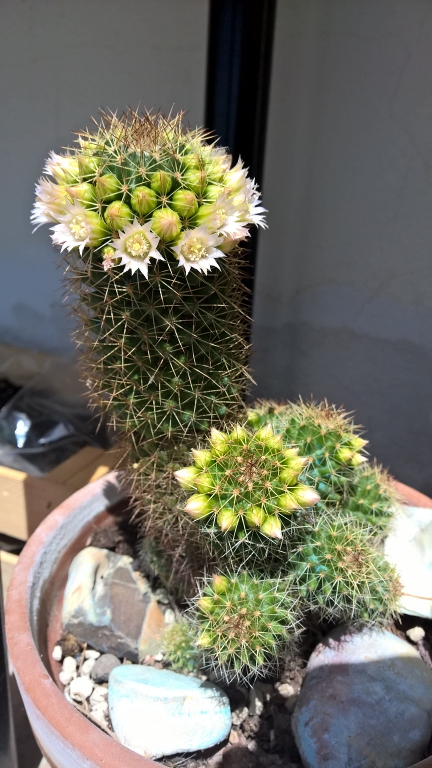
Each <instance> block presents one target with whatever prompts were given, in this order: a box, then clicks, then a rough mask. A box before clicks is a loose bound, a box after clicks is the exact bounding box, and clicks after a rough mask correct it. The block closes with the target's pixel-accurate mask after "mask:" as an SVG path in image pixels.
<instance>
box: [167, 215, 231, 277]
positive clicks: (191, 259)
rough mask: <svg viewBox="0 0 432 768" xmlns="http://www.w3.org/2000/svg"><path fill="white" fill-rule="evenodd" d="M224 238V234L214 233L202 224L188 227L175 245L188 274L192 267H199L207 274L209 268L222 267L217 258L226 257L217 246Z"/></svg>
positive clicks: (181, 263)
mask: <svg viewBox="0 0 432 768" xmlns="http://www.w3.org/2000/svg"><path fill="white" fill-rule="evenodd" d="M222 240H223V235H221V234H218V233H212V232H210V231H209V230H208V228H207V227H206V226H205V225H204V224H201V225H200V226H199V227H195V229H187V230H186V231H185V232H183V235H182V236H181V239H180V241H179V242H178V244H177V245H175V246H173V249H172V250H173V251H174V252H175V254H176V256H177V258H178V261H179V264H180V265H181V266H182V267H184V268H185V271H186V274H188V272H189V271H190V270H191V269H197V270H198V271H199V272H204V273H205V274H207V272H208V271H209V269H211V268H212V267H217V268H218V269H220V267H219V264H218V263H217V261H216V259H219V258H221V257H224V256H225V254H224V253H222V251H220V250H219V249H218V248H217V247H216V246H218V245H219V244H220V243H221V242H222Z"/></svg>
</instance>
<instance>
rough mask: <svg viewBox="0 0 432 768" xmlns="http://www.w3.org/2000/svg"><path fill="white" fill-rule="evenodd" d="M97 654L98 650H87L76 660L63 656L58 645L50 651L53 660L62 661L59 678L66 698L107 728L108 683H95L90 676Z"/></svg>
mask: <svg viewBox="0 0 432 768" xmlns="http://www.w3.org/2000/svg"><path fill="white" fill-rule="evenodd" d="M99 656H100V653H99V651H93V650H87V651H84V654H83V659H80V660H79V661H78V662H77V660H76V659H75V658H74V657H73V656H65V657H64V658H63V653H62V649H61V646H60V645H56V646H55V648H54V650H53V652H52V658H53V659H54V661H58V662H61V661H62V669H61V672H60V673H59V680H60V682H61V683H62V685H64V686H65V689H64V695H65V697H66V699H67V700H68V701H70V703H71V704H78V705H79V706H80V707H83V708H84V709H85V710H86V711H87V713H88V714H89V715H91V717H92V718H94V719H95V720H96V721H97V722H98V723H99V724H100V725H101V726H102V727H103V728H109V726H110V724H109V720H108V684H107V683H106V684H102V685H96V683H94V682H93V680H92V679H91V677H90V675H91V671H92V669H93V667H94V665H95V663H96V659H98V658H99Z"/></svg>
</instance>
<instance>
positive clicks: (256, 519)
mask: <svg viewBox="0 0 432 768" xmlns="http://www.w3.org/2000/svg"><path fill="white" fill-rule="evenodd" d="M265 517H266V514H265V512H264V510H263V508H262V507H249V509H247V511H246V514H245V516H244V518H245V521H246V525H248V526H249V528H260V526H261V525H262V524H263V522H264V520H265Z"/></svg>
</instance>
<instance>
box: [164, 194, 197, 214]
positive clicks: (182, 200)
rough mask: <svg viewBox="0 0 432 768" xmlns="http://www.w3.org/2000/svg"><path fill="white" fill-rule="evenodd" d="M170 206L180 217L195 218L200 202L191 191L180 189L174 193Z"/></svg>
mask: <svg viewBox="0 0 432 768" xmlns="http://www.w3.org/2000/svg"><path fill="white" fill-rule="evenodd" d="M170 205H171V208H173V209H174V210H175V212H176V213H178V215H179V216H182V217H184V218H189V217H190V216H193V215H194V213H196V211H197V210H198V200H197V199H196V197H195V195H194V193H193V192H191V191H190V190H189V189H178V190H177V191H176V192H174V194H173V196H172V198H171V202H170Z"/></svg>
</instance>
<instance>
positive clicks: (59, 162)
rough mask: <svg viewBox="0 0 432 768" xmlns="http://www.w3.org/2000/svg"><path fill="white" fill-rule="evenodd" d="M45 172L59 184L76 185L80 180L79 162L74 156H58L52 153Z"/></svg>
mask: <svg viewBox="0 0 432 768" xmlns="http://www.w3.org/2000/svg"><path fill="white" fill-rule="evenodd" d="M43 172H44V173H46V174H48V176H54V178H55V180H56V181H57V183H58V184H76V182H77V181H79V180H80V173H79V167H78V160H77V158H76V156H74V155H57V154H56V153H55V152H50V154H49V157H48V159H47V160H46V161H45V168H44V170H43Z"/></svg>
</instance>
